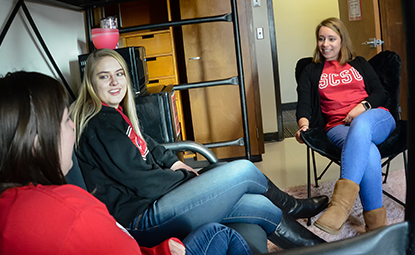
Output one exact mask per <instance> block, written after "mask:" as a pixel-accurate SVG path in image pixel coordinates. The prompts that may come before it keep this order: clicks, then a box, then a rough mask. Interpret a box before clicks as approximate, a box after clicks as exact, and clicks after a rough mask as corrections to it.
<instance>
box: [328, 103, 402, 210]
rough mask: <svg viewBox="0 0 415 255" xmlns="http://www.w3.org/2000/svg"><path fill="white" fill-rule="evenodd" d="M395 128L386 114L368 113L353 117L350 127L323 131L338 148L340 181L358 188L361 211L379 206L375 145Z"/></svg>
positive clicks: (379, 178)
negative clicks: (340, 151) (344, 180)
mask: <svg viewBox="0 0 415 255" xmlns="http://www.w3.org/2000/svg"><path fill="white" fill-rule="evenodd" d="M395 125H396V123H395V120H394V118H393V117H392V115H391V114H390V113H389V112H388V111H385V110H383V109H371V110H368V111H366V112H364V113H362V114H360V115H359V116H357V117H356V118H355V119H354V120H353V121H352V123H351V125H350V126H345V125H339V126H336V127H334V128H332V129H330V130H329V131H327V136H328V137H329V139H330V140H331V142H332V143H333V144H334V145H336V146H337V147H339V148H342V156H341V174H340V178H344V179H349V180H351V181H353V182H355V183H357V184H359V185H360V192H359V195H360V199H361V201H362V205H363V208H364V210H365V211H370V210H374V209H378V208H380V207H382V206H383V201H382V166H381V164H382V163H381V156H380V152H379V150H378V148H377V146H376V145H378V144H380V143H382V142H383V141H385V140H386V138H387V137H388V136H389V134H390V133H391V132H392V131H393V130H394V129H395V127H396V126H395Z"/></svg>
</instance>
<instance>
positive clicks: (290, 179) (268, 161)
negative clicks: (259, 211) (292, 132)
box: [255, 137, 403, 189]
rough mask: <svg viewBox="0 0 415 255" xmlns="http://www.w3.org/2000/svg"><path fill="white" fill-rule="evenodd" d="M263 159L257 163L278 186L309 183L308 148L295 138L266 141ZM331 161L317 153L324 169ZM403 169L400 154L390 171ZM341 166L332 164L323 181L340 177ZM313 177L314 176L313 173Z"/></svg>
mask: <svg viewBox="0 0 415 255" xmlns="http://www.w3.org/2000/svg"><path fill="white" fill-rule="evenodd" d="M262 159H263V160H262V161H261V162H257V163H255V165H256V166H257V167H258V168H259V169H260V170H261V171H262V172H263V173H264V174H265V175H266V176H268V178H270V179H271V180H272V181H273V182H274V183H275V184H276V185H277V186H278V187H280V188H281V189H285V188H288V187H294V186H299V185H305V184H306V183H307V149H306V146H305V145H304V144H299V143H298V142H297V141H296V140H295V138H293V137H291V138H285V139H284V140H283V141H281V142H267V143H265V153H264V154H263V155H262ZM328 163H329V161H328V160H327V159H326V158H323V157H322V156H320V155H318V154H316V164H317V167H318V168H321V170H320V171H322V169H324V168H325V166H326V165H327V164H328ZM399 169H403V159H402V156H401V155H399V156H398V157H397V158H396V159H395V160H393V161H392V163H391V167H390V171H393V170H399ZM339 173H340V168H339V166H337V165H336V164H332V166H330V169H329V170H328V171H327V172H326V174H325V175H324V176H323V178H322V181H331V180H335V179H337V178H339ZM311 178H314V177H313V175H312V176H311Z"/></svg>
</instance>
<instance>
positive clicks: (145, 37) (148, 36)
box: [141, 35, 154, 39]
mask: <svg viewBox="0 0 415 255" xmlns="http://www.w3.org/2000/svg"><path fill="white" fill-rule="evenodd" d="M141 38H143V39H151V38H154V35H143V36H142V37H141Z"/></svg>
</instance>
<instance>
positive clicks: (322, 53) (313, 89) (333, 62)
mask: <svg viewBox="0 0 415 255" xmlns="http://www.w3.org/2000/svg"><path fill="white" fill-rule="evenodd" d="M316 39H317V46H316V49H315V52H314V56H313V61H312V63H310V64H308V65H307V66H306V67H305V68H304V70H303V71H302V73H301V74H300V77H299V79H298V87H297V92H298V104H297V121H298V126H299V127H300V129H299V130H298V132H297V133H296V139H297V140H298V141H299V142H300V143H302V142H303V141H302V140H301V137H300V132H301V131H307V130H308V128H309V127H312V128H324V129H325V131H326V133H327V136H328V137H329V138H330V140H331V142H332V143H333V144H334V145H336V146H338V147H340V148H342V160H341V176H340V179H339V180H338V181H337V182H336V186H335V188H334V192H333V196H332V198H331V205H330V206H329V208H328V209H327V211H326V212H325V213H324V214H323V215H322V216H321V217H320V218H319V219H318V220H317V221H316V222H315V223H314V224H315V225H316V226H317V227H319V228H320V229H322V230H324V231H326V232H328V233H331V234H337V233H339V231H340V230H341V228H342V226H343V224H344V222H345V221H346V220H347V218H348V217H349V214H350V210H351V208H352V207H353V204H354V202H355V200H356V197H357V194H358V193H359V194H360V198H361V201H362V204H363V208H364V212H363V216H364V219H365V223H366V230H367V231H370V230H373V229H376V228H379V227H382V226H385V225H386V210H385V208H384V207H383V201H382V173H381V158H380V153H379V150H378V149H377V147H376V145H378V144H380V143H382V142H383V141H384V140H385V139H386V138H387V137H388V136H389V134H390V133H391V132H392V131H393V130H394V129H395V121H394V119H393V117H392V115H391V114H390V113H389V111H388V109H386V108H384V107H383V104H384V103H385V99H386V95H385V92H384V90H383V87H382V84H381V83H380V80H379V78H378V77H377V75H376V73H375V71H374V70H373V69H372V67H371V66H370V64H369V63H368V62H367V61H366V60H365V59H364V58H362V57H356V56H355V55H354V52H353V50H352V44H351V41H350V38H349V34H348V32H347V29H346V27H345V26H344V24H343V23H342V22H341V21H340V20H339V19H337V18H328V19H326V20H323V21H322V22H321V23H320V24H319V25H318V26H317V28H316Z"/></svg>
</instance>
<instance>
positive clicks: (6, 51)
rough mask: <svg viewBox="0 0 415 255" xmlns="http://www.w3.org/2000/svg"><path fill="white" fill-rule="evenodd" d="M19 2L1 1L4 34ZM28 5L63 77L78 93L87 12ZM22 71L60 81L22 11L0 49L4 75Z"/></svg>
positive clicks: (1, 66)
mask: <svg viewBox="0 0 415 255" xmlns="http://www.w3.org/2000/svg"><path fill="white" fill-rule="evenodd" d="M16 2H17V0H0V28H1V30H2V31H3V29H4V26H5V24H6V21H7V19H8V18H9V16H10V15H11V12H12V10H13V8H14V6H15V5H16ZM25 3H26V6H27V8H28V9H29V12H30V14H31V16H32V18H33V20H34V22H35V24H36V26H37V27H38V30H39V31H40V34H41V35H42V37H43V40H44V41H45V43H46V45H47V46H48V49H49V51H50V52H51V54H52V56H53V58H54V59H55V62H56V63H57V65H58V66H59V68H60V70H61V72H62V73H63V76H64V77H65V79H66V80H67V82H68V83H69V85H70V86H71V87H72V88H73V90H75V91H76V90H77V88H78V86H79V82H80V78H79V67H78V55H80V54H83V53H85V52H86V44H85V41H86V39H85V22H84V14H83V12H80V11H73V10H69V9H64V8H58V7H54V6H51V5H45V4H37V3H32V2H25ZM18 70H25V71H37V72H41V73H44V74H47V75H49V76H52V77H55V78H57V79H59V80H60V78H59V76H58V74H57V73H56V72H55V69H54V68H53V66H52V65H51V63H50V62H49V60H48V57H47V55H46V54H45V53H44V51H43V49H42V46H41V44H40V43H39V42H38V40H37V38H36V35H35V33H34V32H33V31H32V29H31V27H30V24H29V22H28V21H27V19H26V17H25V15H24V13H23V10H22V9H21V8H20V10H19V12H18V13H17V15H16V17H15V19H14V20H13V23H12V25H11V27H10V29H9V31H8V33H7V34H6V37H5V38H4V41H3V43H2V44H1V46H0V75H4V74H6V73H7V72H10V71H18ZM75 91H74V92H75Z"/></svg>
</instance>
